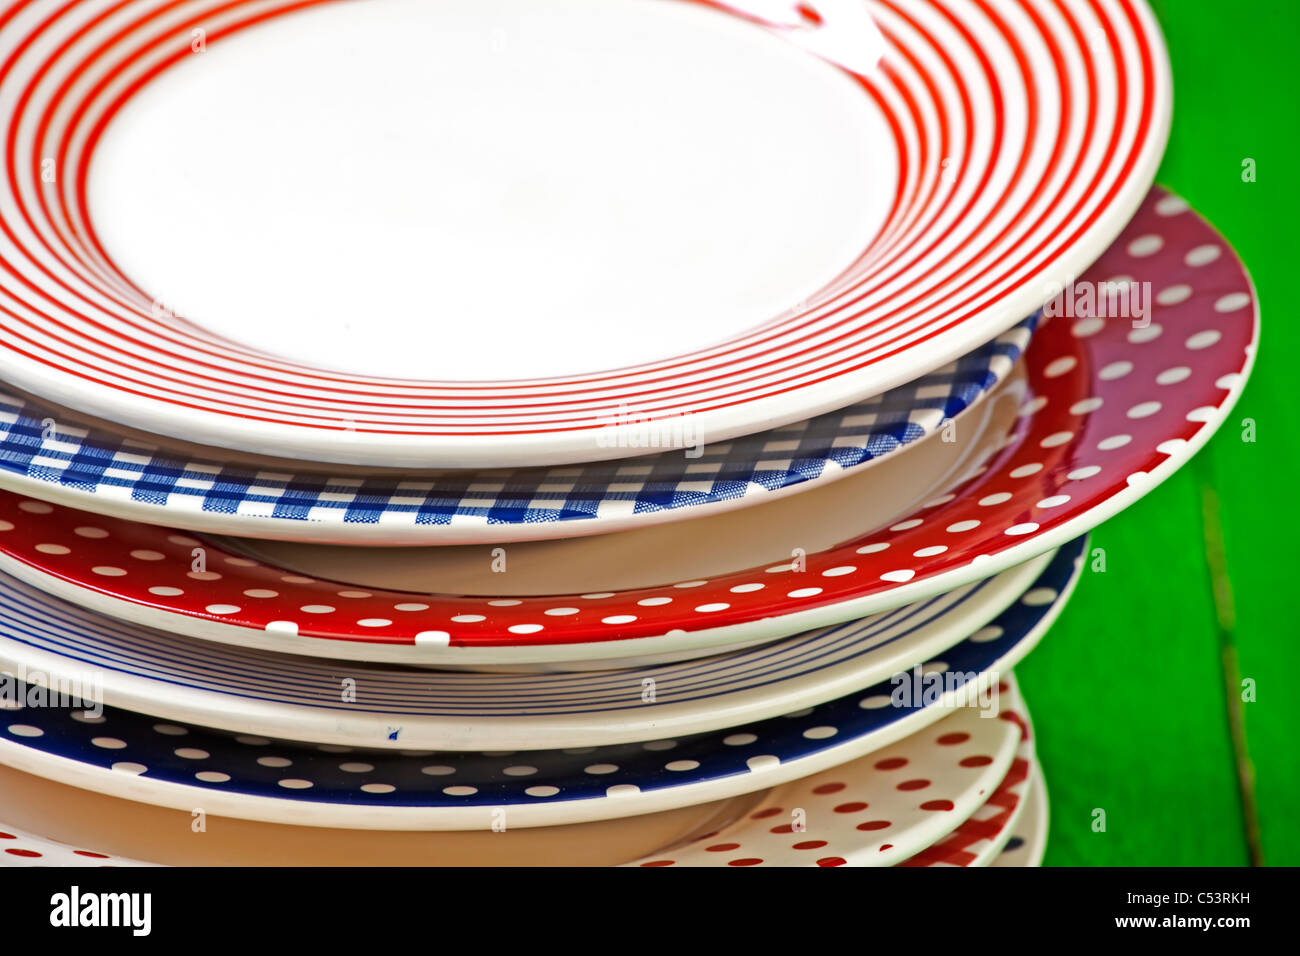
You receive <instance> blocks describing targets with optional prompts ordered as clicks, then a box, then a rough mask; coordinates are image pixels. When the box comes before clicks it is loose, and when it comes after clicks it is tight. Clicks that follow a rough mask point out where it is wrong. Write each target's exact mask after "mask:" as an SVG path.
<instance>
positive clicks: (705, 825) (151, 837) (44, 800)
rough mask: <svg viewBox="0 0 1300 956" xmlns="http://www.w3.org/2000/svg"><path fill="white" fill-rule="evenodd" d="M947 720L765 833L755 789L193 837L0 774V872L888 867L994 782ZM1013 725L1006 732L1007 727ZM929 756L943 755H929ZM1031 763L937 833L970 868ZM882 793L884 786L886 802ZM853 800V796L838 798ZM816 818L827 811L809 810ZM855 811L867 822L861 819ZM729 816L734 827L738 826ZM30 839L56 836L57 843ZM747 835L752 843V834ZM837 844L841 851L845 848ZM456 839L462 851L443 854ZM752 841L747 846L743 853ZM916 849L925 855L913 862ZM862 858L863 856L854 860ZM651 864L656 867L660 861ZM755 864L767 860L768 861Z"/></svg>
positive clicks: (766, 800)
mask: <svg viewBox="0 0 1300 956" xmlns="http://www.w3.org/2000/svg"><path fill="white" fill-rule="evenodd" d="M1009 689H1010V688H1008V690H1009ZM1010 702H1011V701H1010V694H1007V695H1006V696H1004V698H1003V707H1004V710H1005V709H1006V706H1007V704H1009V703H1010ZM990 723H1001V724H1002V728H997V727H993V728H990V727H989V726H988V725H989V724H990ZM946 724H947V721H944V722H943V724H942V725H941V726H943V727H944V728H945V729H944V730H943V731H940V729H939V727H934V728H930V729H929V730H928V731H925V732H923V733H924V736H925V739H928V740H930V742H931V745H930V746H929V747H928V748H927V747H925V746H921V747H918V748H915V752H914V751H912V750H908V749H907V748H900V747H897V746H896V747H894V748H890V750H891V751H902V752H901V753H898V754H892V753H881V754H875V755H871V756H869V757H864V758H861V759H860V760H858V761H855V762H853V763H851V764H848V765H846V766H845V767H843V768H841V770H842V772H841V774H840V776H839V779H835V780H830V779H827V780H821V777H822V776H824V775H818V778H817V779H818V783H817V784H816V785H815V786H810V787H804V788H802V790H801V791H800V793H799V794H794V793H791V791H792V789H793V788H794V787H795V786H796V785H793V784H792V785H787V786H786V787H782V788H780V789H779V791H774V792H780V793H782V794H783V795H789V796H791V797H792V798H794V797H796V796H798V797H802V798H803V800H804V803H805V804H806V805H805V806H804V808H803V815H802V818H797V817H796V816H795V815H794V813H793V808H791V812H790V813H789V814H788V815H789V817H790V822H788V823H785V824H776V825H775V826H773V824H774V822H775V821H776V820H777V819H780V812H781V810H783V809H784V808H782V807H777V808H776V810H777V812H775V813H774V812H773V810H772V806H773V805H772V803H771V800H772V794H759V795H751V796H750V797H748V798H739V799H734V800H729V801H722V802H721V803H720V804H709V805H706V806H703V807H692V808H686V809H685V810H678V811H668V812H665V813H657V814H648V815H643V816H636V817H630V818H624V819H619V820H611V821H606V822H603V823H589V824H577V825H574V826H569V827H540V828H534V829H524V830H506V831H498V832H490V833H484V832H482V831H469V832H463V833H446V832H437V831H431V832H428V833H424V834H420V833H410V832H400V831H398V832H382V831H379V832H377V831H374V830H358V831H340V830H321V829H317V828H302V827H293V826H283V825H276V824H263V823H254V822H250V821H244V820H234V819H230V818H226V817H220V818H219V817H216V816H208V817H207V818H206V819H205V826H204V828H203V829H202V830H201V831H199V832H197V833H196V832H195V830H194V828H193V819H194V818H193V816H192V814H190V813H187V812H185V811H180V810H168V809H165V808H160V807H151V806H148V805H146V804H139V803H132V802H128V801H122V800H118V799H116V798H112V797H105V796H102V795H99V794H89V793H86V792H85V791H80V790H77V789H76V788H71V787H67V786H64V785H62V784H57V783H53V782H51V781H48V780H41V779H39V778H36V777H32V776H30V775H28V774H20V773H18V772H17V771H14V770H10V769H8V768H3V767H0V793H3V794H4V800H3V802H4V809H3V811H2V812H3V814H4V817H3V819H4V820H5V822H4V823H3V824H0V849H3V850H4V851H5V852H4V853H0V866H40V865H44V866H94V865H105V866H132V865H141V864H140V862H139V861H140V860H146V859H147V860H152V861H155V862H158V863H171V864H174V865H175V864H179V865H190V866H193V865H244V866H247V865H266V864H267V863H268V862H273V863H275V864H278V865H287V866H305V865H330V864H333V865H339V864H340V863H341V864H342V865H365V864H368V863H369V864H372V865H374V864H378V865H389V866H391V865H430V864H432V865H473V866H491V865H512V866H530V865H543V866H556V865H575V864H576V865H586V866H591V865H608V864H609V863H612V862H621V861H620V853H622V854H624V856H623V857H622V859H623V860H625V859H627V855H626V854H627V850H628V849H629V848H631V847H635V846H636V845H637V844H638V843H640V844H642V845H647V844H653V843H654V841H656V840H658V841H659V842H660V844H661V846H659V847H657V848H656V849H658V850H660V851H661V852H669V851H674V850H677V849H678V848H681V847H685V848H686V853H687V854H688V855H692V853H693V851H696V850H697V849H698V847H699V846H700V845H701V841H705V842H704V843H703V846H706V847H707V848H708V850H707V851H706V852H705V853H704V859H703V860H702V861H701V862H703V863H704V864H706V865H707V864H710V863H713V864H716V863H717V862H719V859H720V855H722V857H723V858H725V861H726V862H728V863H731V864H732V865H743V864H746V863H749V864H752V863H753V862H754V861H753V860H752V858H749V859H746V858H744V857H738V856H737V853H736V851H737V850H738V849H739V848H737V847H735V846H734V845H729V844H728V843H725V842H720V841H721V840H722V837H721V834H722V833H723V832H725V833H726V834H727V838H726V839H727V840H735V839H737V838H745V839H746V840H748V839H749V836H747V835H746V833H740V834H737V833H736V831H737V830H744V831H750V830H754V831H758V833H766V832H767V831H769V830H770V831H771V832H772V833H776V834H778V836H777V837H776V840H777V841H778V842H780V843H782V844H788V843H790V841H791V839H797V840H798V843H799V844H800V846H799V848H798V849H795V848H793V847H787V846H784V845H782V846H781V848H780V849H779V850H778V853H781V852H784V854H785V855H786V856H789V857H791V859H790V860H789V861H788V862H790V863H792V864H796V865H797V864H806V863H808V862H814V861H815V862H817V863H819V864H821V865H824V866H836V865H843V864H844V863H846V862H862V863H865V864H867V865H880V864H882V863H883V858H884V857H886V856H888V857H890V858H896V857H897V856H898V853H897V851H896V847H898V846H902V845H904V843H905V842H915V841H916V840H919V839H925V838H926V837H927V836H928V835H930V834H932V832H933V831H934V830H935V829H936V828H938V829H948V828H950V827H951V825H952V822H953V821H956V820H959V819H960V818H961V815H962V814H963V813H964V812H965V806H964V803H962V804H959V803H957V802H955V801H954V802H952V806H951V807H948V806H947V803H946V802H945V801H947V798H945V797H943V796H942V795H941V792H942V791H944V790H945V788H949V789H951V788H954V787H955V788H957V789H958V790H960V791H961V794H960V795H962V796H964V795H965V794H966V793H967V792H968V791H970V790H971V789H979V786H980V784H981V783H982V782H983V781H985V780H986V779H987V777H988V776H989V775H990V771H989V768H990V767H992V766H995V759H996V758H995V757H993V756H990V755H989V754H987V753H973V752H972V751H973V750H974V749H975V748H976V742H975V741H974V739H973V738H970V737H966V738H965V739H959V738H962V737H964V736H965V735H964V733H963V732H961V731H955V730H953V731H949V730H947V729H946ZM1007 728H1008V725H1007V724H1006V723H1005V722H989V721H985V722H983V723H980V724H977V727H976V729H977V730H978V731H979V732H980V734H981V737H982V738H985V737H987V738H989V739H993V738H994V736H995V735H994V734H991V733H988V732H987V731H990V730H997V729H1007ZM1010 729H1012V730H1013V731H1014V728H1010ZM936 735H937V736H936ZM1012 736H1015V734H1014V733H1013V734H1012ZM939 741H942V743H941V742H939ZM915 754H919V756H920V758H921V759H920V760H919V761H917V762H914V763H910V764H907V765H903V766H899V765H897V761H898V760H906V759H908V758H909V757H911V756H914V755H915ZM890 756H893V758H894V759H893V761H889V757H890ZM1002 756H1003V755H1002V754H1001V753H998V754H997V757H998V758H1000V757H1002ZM936 757H938V758H939V759H937V760H936V759H935V758H936ZM955 757H957V758H959V759H958V766H957V767H956V768H953V767H951V763H952V760H953V759H954V758H955ZM1032 758H1033V754H1032V747H1031V746H1030V745H1029V742H1028V741H1027V740H1022V741H1021V743H1020V746H1019V748H1018V749H1017V751H1016V754H1015V758H1014V760H1013V761H1012V764H1011V769H1010V770H1009V771H1008V772H1007V774H1006V776H1005V777H1004V778H1003V780H1002V782H1001V783H1000V784H999V785H998V788H997V790H996V791H994V793H993V795H992V796H991V797H990V798H989V801H988V805H997V806H998V807H1001V808H1003V809H997V810H993V811H991V810H989V809H988V805H986V806H985V807H980V808H978V809H975V811H974V814H973V816H972V817H969V818H967V819H965V820H963V821H962V822H961V823H960V824H959V825H958V827H957V829H956V830H954V831H953V833H952V834H951V835H950V836H948V837H945V838H944V842H945V843H948V842H952V841H955V840H956V839H957V837H958V835H959V834H962V833H963V832H964V831H970V832H969V834H968V837H967V840H966V842H967V843H968V844H970V845H978V847H979V851H978V854H970V855H971V856H972V862H970V863H969V865H971V866H978V865H983V864H984V863H985V862H986V859H985V858H986V857H991V856H996V855H997V852H998V851H1000V850H1001V848H1002V845H1003V844H1004V843H1006V842H1007V841H1008V840H1009V839H1011V835H1012V832H1013V830H1014V829H1015V828H1017V827H1018V822H1017V820H1016V816H1017V815H1018V814H1019V813H1020V812H1021V810H1022V809H1023V805H1024V801H1021V800H1019V798H1018V796H1016V794H1018V793H1020V792H1021V791H1023V790H1024V789H1025V787H1026V785H1027V781H1026V779H1025V773H1024V772H1023V771H1024V768H1026V767H1030V766H1031V765H1032ZM882 761H886V767H885V769H883V770H874V765H875V764H878V763H881V762H882ZM998 762H1000V761H998ZM1034 772H1036V771H1034ZM832 775H833V774H832ZM873 778H874V779H873ZM922 779H925V780H927V781H928V782H929V784H930V785H929V786H927V787H924V788H920V789H914V790H898V789H896V785H897V783H898V782H900V781H902V782H905V783H906V782H913V781H920V780H922ZM882 785H884V788H885V789H884V792H883V793H882V792H881V790H882ZM891 786H893V787H895V789H893V790H892V791H891V790H889V789H888V788H889V787H891ZM850 790H851V791H852V792H851V793H850ZM849 796H852V797H854V798H856V799H854V800H849V799H846V798H847V797H849ZM865 796H870V797H872V798H873V802H871V803H870V807H871V809H870V810H868V808H867V807H865V806H863V805H862V804H863V802H864V801H863V800H862V799H861V798H862V797H865ZM1030 799H1032V797H1031V798H1030ZM876 801H879V802H876ZM885 805H889V806H892V807H893V808H894V809H896V810H897V811H898V812H897V813H891V814H890V817H889V819H885V817H884V816H883V808H884V806H885ZM1006 807H1014V809H1012V810H1011V818H1010V819H1007V811H1006V809H1005V808H1006ZM819 809H820V810H822V811H824V812H823V813H818V812H817V811H818V810H819ZM864 813H865V814H866V815H867V816H870V817H871V819H869V820H863V819H860V818H861V817H862V816H863V815H864ZM828 814H830V815H829V816H828ZM796 819H798V820H799V823H800V825H801V827H802V829H801V830H800V831H798V832H800V833H801V834H802V835H801V836H800V837H797V838H795V837H792V836H788V835H787V836H784V838H783V836H782V835H783V834H792V833H794V832H795V829H794V823H795V821H796ZM10 820H21V821H22V823H23V825H22V826H15V825H14V824H12V823H10V822H9V821H10ZM977 820H980V821H986V822H985V823H984V824H983V825H982V826H981V827H980V828H979V832H978V835H977V834H976V833H974V832H973V831H972V827H974V826H975V824H976V821H977ZM737 821H739V822H740V824H741V825H740V826H737ZM841 821H843V822H847V823H848V824H851V825H852V826H853V828H854V832H853V833H852V835H851V836H846V835H843V834H840V833H838V832H832V831H838V830H841V829H843V828H842V827H836V826H835V824H837V823H839V822H841ZM906 823H911V824H912V826H907V825H905V824H906ZM828 824H829V826H828ZM33 830H35V831H36V832H33ZM674 830H675V831H677V832H678V833H680V834H681V837H680V838H678V839H674V838H673V836H671V834H672V833H673V832H674ZM38 833H48V834H58V838H57V839H56V838H54V837H51V836H41V835H38ZM864 834H865V837H867V838H871V845H870V847H868V848H867V849H868V850H870V851H875V852H874V854H872V853H863V852H858V851H857V849H850V850H849V851H848V852H849V855H850V856H851V857H853V858H854V859H852V860H846V859H844V858H843V857H836V856H827V855H824V854H825V852H826V847H828V846H829V845H830V843H831V841H830V840H825V839H816V838H817V837H821V836H829V837H834V838H835V840H836V841H837V845H845V846H853V847H855V848H856V847H857V846H858V845H860V844H861V841H862V839H864ZM753 835H754V836H755V837H756V838H757V839H759V840H762V837H761V836H758V834H757V833H755V834H753ZM881 837H884V838H885V839H886V840H887V841H892V843H893V846H889V847H888V848H887V849H886V850H885V851H883V853H882V852H881V851H880V850H879V843H880V838H881ZM83 839H84V840H86V841H88V842H89V844H90V845H93V846H95V847H96V850H93V851H91V850H86V849H83V848H81V846H80V843H81V840H83ZM768 839H771V837H768ZM846 839H847V843H845V842H844V841H845V840H846ZM431 841H435V842H431ZM452 844H459V845H457V846H451V845H452ZM748 845H749V844H748V843H747V844H746V846H748ZM267 846H274V847H275V848H276V849H275V855H274V856H273V857H269V856H268V854H267V852H266V847H267ZM575 846H576V847H591V846H598V847H599V848H600V850H599V851H598V852H596V853H595V854H586V855H582V856H580V857H577V858H575V856H574V848H575ZM989 848H992V850H990V849H989ZM728 850H730V851H732V852H728ZM815 851H820V852H815ZM891 851H894V852H891ZM634 852H635V851H634ZM926 853H927V851H925V850H923V851H922V854H921V855H922V856H924V855H925V854H926ZM124 854H126V855H124ZM864 856H866V857H868V858H867V859H865V860H864V859H862V858H863V857H864ZM872 857H875V858H872ZM877 858H882V859H877ZM733 861H735V862H733ZM650 862H659V863H660V865H663V864H664V861H663V860H662V859H660V860H653V861H650ZM675 862H676V863H677V864H678V865H682V864H685V863H686V862H687V861H686V860H682V859H677V860H676V861H675ZM764 862H768V863H771V862H774V861H773V860H771V859H768V860H765V861H764ZM145 865H147V864H145ZM902 865H904V866H906V865H925V864H923V863H922V862H921V861H919V860H918V858H917V857H913V858H911V859H908V860H905V861H904V862H903V864H902ZM928 865H943V864H942V863H929V864H928Z"/></svg>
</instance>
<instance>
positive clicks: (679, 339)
mask: <svg viewBox="0 0 1300 956" xmlns="http://www.w3.org/2000/svg"><path fill="white" fill-rule="evenodd" d="M896 177H897V169H896V164H895V159H894V146H893V143H892V140H891V138H890V136H889V133H888V131H887V129H886V128H885V126H884V124H883V122H882V121H881V119H880V118H879V116H878V115H877V114H876V112H875V110H874V109H873V108H872V107H871V105H870V101H869V99H868V98H867V97H866V96H865V95H864V94H863V93H862V91H861V90H860V89H859V88H858V87H857V86H856V84H855V83H854V82H853V81H852V80H850V79H849V78H848V77H847V76H846V75H845V74H843V73H842V72H840V71H839V70H837V69H836V68H834V67H832V66H830V65H829V64H827V63H825V62H823V61H821V60H818V59H816V58H814V57H812V56H810V55H809V54H807V53H804V52H802V51H800V50H798V49H797V48H795V47H794V46H793V45H792V44H790V43H788V42H787V41H785V40H782V39H780V38H778V37H776V36H774V35H772V34H770V33H768V32H766V31H764V30H762V29H760V28H758V27H756V26H754V25H752V24H749V23H746V22H744V21H742V20H739V19H737V18H734V17H730V16H727V15H725V14H722V13H719V12H717V11H714V10H710V9H708V8H705V7H701V6H696V5H693V4H687V3H680V2H676V0H616V2H611V0H548V2H547V3H545V4H538V3H535V2H530V0H475V2H473V3H452V2H450V0H436V2H430V0H383V2H366V3H339V4H328V5H325V6H322V7H319V8H314V9H310V10H307V11H305V12H300V13H296V14H293V15H289V16H286V17H283V18H280V19H278V20H276V21H273V22H270V23H268V24H265V25H262V26H258V27H254V28H251V29H248V30H245V31H243V32H241V33H239V34H237V35H235V36H231V37H225V38H218V39H215V40H213V41H211V42H210V43H209V44H208V45H207V48H206V50H205V51H204V52H202V53H196V54H193V55H192V56H191V57H190V58H189V59H188V60H187V61H186V62H184V63H182V64H180V65H178V66H177V67H176V68H174V69H172V70H171V71H169V72H167V73H165V74H163V75H162V76H161V77H160V78H159V79H157V80H156V81H155V82H153V83H152V84H151V85H149V86H148V87H146V88H145V89H144V90H142V91H141V92H140V93H139V94H138V95H136V96H135V97H134V98H133V99H132V100H131V101H130V102H129V103H128V105H127V106H126V108H125V109H123V111H122V112H121V114H120V115H119V116H118V118H117V119H116V120H114V122H113V123H112V125H111V126H110V128H109V129H108V131H107V132H106V134H105V136H104V139H103V141H102V144H101V145H100V147H99V148H98V149H97V151H96V154H95V158H94V161H93V165H92V168H91V175H90V183H89V190H88V192H89V202H90V207H91V214H92V216H93V218H94V222H95V226H96V229H97V230H98V232H99V234H100V237H101V239H102V241H103V243H104V245H105V247H106V248H107V250H108V252H109V253H110V255H112V256H113V257H114V259H115V261H116V262H117V263H118V265H119V266H120V267H121V268H122V270H123V271H124V272H125V273H126V274H127V275H128V276H129V277H131V278H132V279H133V280H134V281H136V282H137V283H138V284H139V285H140V286H141V287H142V288H144V289H145V290H147V292H148V293H149V294H150V295H151V296H155V297H156V298H157V300H158V301H159V302H160V303H163V304H165V305H166V306H167V307H169V308H171V309H172V310H174V311H175V313H176V314H178V315H182V316H185V317H186V318H188V319H190V320H191V321H194V322H197V323H199V324H201V325H203V326H205V327H207V328H209V329H211V330H213V331H215V332H218V333H220V334H222V335H225V336H228V337H229V338H231V339H234V340H236V341H240V342H243V343H246V344H249V345H252V346H255V347H257V348H260V349H263V350H265V351H267V352H270V353H274V354H278V355H284V356H290V357H292V358H294V359H297V360H299V361H302V362H306V363H309V364H313V365H319V366H323V367H327V368H334V369H340V370H345V371H352V372H356V373H362V374H380V375H393V376H402V377H414V378H422V379H426V378H428V379H453V380H482V379H499V378H520V377H528V378H531V377H542V376H549V375H560V374H569V373H575V372H582V371H590V370H598V369H604V368H612V367H619V366H624V365H628V364H635V363H638V362H643V361H648V360H654V359H658V358H663V357H666V356H670V355H673V354H677V353H680V352H682V351H686V350H689V349H692V348H697V347H702V346H707V345H710V344H713V343H716V342H719V341H721V340H724V339H726V338H727V337H729V336H731V335H734V334H736V333H738V332H740V331H743V330H745V329H747V328H751V327H753V326H755V325H757V324H759V323H761V322H764V321H767V320H769V319H772V318H774V317H776V316H778V315H780V314H782V313H783V312H785V311H786V310H788V309H790V308H792V307H793V306H795V305H796V304H797V303H799V302H801V301H802V300H803V299H805V298H806V297H807V296H809V295H811V294H812V293H814V292H815V291H816V290H817V289H819V288H820V287H822V286H823V285H824V284H825V283H826V282H828V281H829V280H830V279H832V278H834V276H835V275H837V274H838V273H839V272H840V271H841V270H842V269H843V268H844V267H845V266H847V265H848V263H849V262H851V261H852V259H853V258H854V257H855V255H856V254H857V253H858V252H860V251H861V249H862V248H863V246H864V245H865V244H866V243H867V242H869V240H870V238H871V237H872V236H873V235H874V233H875V232H876V230H877V229H878V228H879V226H880V223H881V221H882V220H883V217H884V215H885V213H886V211H887V208H888V202H889V198H890V197H891V195H892V194H893V190H894V183H895V181H896Z"/></svg>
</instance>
